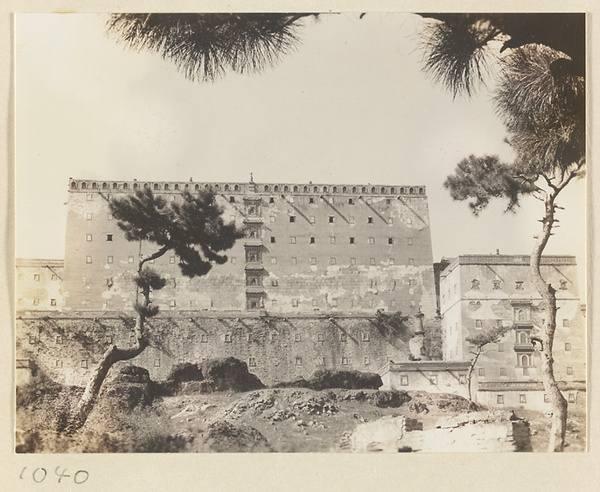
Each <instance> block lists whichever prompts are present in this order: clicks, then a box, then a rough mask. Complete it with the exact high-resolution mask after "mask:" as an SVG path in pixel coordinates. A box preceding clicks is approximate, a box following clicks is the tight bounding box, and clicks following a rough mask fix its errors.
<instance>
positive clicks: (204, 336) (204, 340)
mask: <svg viewBox="0 0 600 492" xmlns="http://www.w3.org/2000/svg"><path fill="white" fill-rule="evenodd" d="M200 343H208V335H207V334H206V333H202V334H201V335H200Z"/></svg>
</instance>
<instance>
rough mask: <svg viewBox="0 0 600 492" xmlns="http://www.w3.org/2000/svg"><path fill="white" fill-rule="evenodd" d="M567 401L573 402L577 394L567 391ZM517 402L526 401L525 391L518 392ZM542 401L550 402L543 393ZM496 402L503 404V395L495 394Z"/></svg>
mask: <svg viewBox="0 0 600 492" xmlns="http://www.w3.org/2000/svg"><path fill="white" fill-rule="evenodd" d="M567 401H568V402H569V403H575V402H576V401H577V395H576V394H575V393H569V394H568V396H567ZM519 403H527V395H526V394H525V393H521V394H519ZM544 403H550V397H549V396H548V395H547V394H545V393H544ZM496 404H498V405H504V395H496Z"/></svg>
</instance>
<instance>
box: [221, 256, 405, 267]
mask: <svg viewBox="0 0 600 492" xmlns="http://www.w3.org/2000/svg"><path fill="white" fill-rule="evenodd" d="M246 261H247V262H248V263H255V262H261V261H262V257H261V256H258V255H247V256H246ZM231 263H233V264H235V263H237V258H236V257H231ZM290 263H291V264H292V265H297V264H298V258H296V257H295V256H292V257H291V258H290ZM309 263H310V264H311V265H316V264H317V263H318V259H317V257H316V256H313V257H311V258H309ZM387 263H388V265H396V259H395V258H388V259H387ZM271 264H272V265H276V264H277V257H275V256H272V257H271ZM329 264H330V265H337V264H338V261H337V257H336V256H332V257H330V258H329ZM349 264H350V265H356V264H357V263H356V258H350V263H349ZM407 264H408V265H414V264H415V259H414V258H408V262H407ZM369 265H377V260H376V259H375V258H369Z"/></svg>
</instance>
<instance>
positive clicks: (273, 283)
mask: <svg viewBox="0 0 600 492" xmlns="http://www.w3.org/2000/svg"><path fill="white" fill-rule="evenodd" d="M278 285H279V282H278V281H277V279H272V280H271V286H273V287H277V286H278Z"/></svg>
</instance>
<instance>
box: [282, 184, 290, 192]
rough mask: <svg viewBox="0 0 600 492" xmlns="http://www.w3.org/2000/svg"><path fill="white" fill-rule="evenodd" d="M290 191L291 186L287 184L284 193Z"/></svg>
mask: <svg viewBox="0 0 600 492" xmlns="http://www.w3.org/2000/svg"><path fill="white" fill-rule="evenodd" d="M288 191H290V187H289V186H287V185H285V186H284V187H283V192H284V193H287V192H288Z"/></svg>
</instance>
